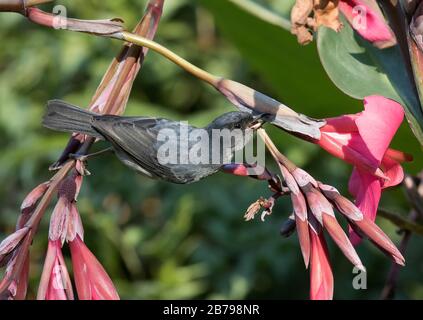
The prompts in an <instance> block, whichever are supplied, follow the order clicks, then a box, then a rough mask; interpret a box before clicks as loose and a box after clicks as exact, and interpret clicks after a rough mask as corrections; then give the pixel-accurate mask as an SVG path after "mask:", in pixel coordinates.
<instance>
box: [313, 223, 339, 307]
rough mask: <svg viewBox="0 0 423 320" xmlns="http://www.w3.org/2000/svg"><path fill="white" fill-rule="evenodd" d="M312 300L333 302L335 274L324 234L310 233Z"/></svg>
mask: <svg viewBox="0 0 423 320" xmlns="http://www.w3.org/2000/svg"><path fill="white" fill-rule="evenodd" d="M310 239H311V259H310V299H311V300H332V298H333V287H334V284H333V274H332V268H331V266H330V261H329V253H328V248H327V245H326V241H325V237H324V236H323V233H319V234H316V233H315V232H314V231H310Z"/></svg>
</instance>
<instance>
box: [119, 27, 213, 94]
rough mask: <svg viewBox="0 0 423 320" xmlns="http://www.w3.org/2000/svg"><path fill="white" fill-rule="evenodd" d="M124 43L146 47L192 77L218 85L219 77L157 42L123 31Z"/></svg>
mask: <svg viewBox="0 0 423 320" xmlns="http://www.w3.org/2000/svg"><path fill="white" fill-rule="evenodd" d="M119 35H121V36H122V37H123V39H124V40H125V41H128V42H131V43H133V44H136V45H139V46H142V47H147V48H149V49H151V50H153V51H155V52H157V53H159V54H161V55H162V56H164V57H165V58H167V59H169V60H170V61H172V62H174V63H175V64H177V65H178V66H180V67H181V68H182V69H184V70H185V71H187V72H189V73H191V74H192V75H193V76H195V77H197V78H199V79H201V80H203V81H205V82H207V83H209V84H211V85H212V86H214V87H217V86H218V84H219V81H220V80H221V78H220V77H217V76H215V75H213V74H211V73H209V72H207V71H205V70H203V69H200V68H199V67H197V66H195V65H193V64H192V63H190V62H188V61H187V60H185V59H184V58H182V57H180V56H178V55H177V54H176V53H174V52H173V51H171V50H169V49H167V48H166V47H164V46H162V45H161V44H158V43H157V42H154V41H152V40H149V39H147V38H144V37H141V36H139V35H136V34H133V33H130V32H127V31H124V32H122V33H120V34H119Z"/></svg>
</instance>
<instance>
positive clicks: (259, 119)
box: [248, 113, 270, 130]
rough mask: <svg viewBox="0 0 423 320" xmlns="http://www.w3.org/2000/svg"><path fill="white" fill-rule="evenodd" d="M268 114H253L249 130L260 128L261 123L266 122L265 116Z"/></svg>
mask: <svg viewBox="0 0 423 320" xmlns="http://www.w3.org/2000/svg"><path fill="white" fill-rule="evenodd" d="M269 115H270V114H269V113H260V114H257V115H253V121H252V122H251V123H250V125H249V126H248V128H249V129H251V130H257V129H260V128H261V127H262V126H263V124H264V123H265V122H266V121H265V118H266V117H268V116H269Z"/></svg>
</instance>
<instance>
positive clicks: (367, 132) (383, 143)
mask: <svg viewBox="0 0 423 320" xmlns="http://www.w3.org/2000/svg"><path fill="white" fill-rule="evenodd" d="M364 109H365V110H364V111H363V113H362V116H361V117H359V118H358V119H357V120H356V121H355V122H356V124H357V127H358V130H359V132H360V136H361V137H362V139H363V141H364V142H365V144H366V146H367V149H368V150H369V151H370V153H371V155H372V156H373V157H374V159H376V160H377V161H378V162H379V163H381V161H382V158H383V156H384V155H385V152H386V150H387V149H388V147H389V144H390V143H391V140H392V138H393V137H394V135H395V133H396V132H397V130H398V128H399V126H400V125H401V123H402V121H403V119H404V110H403V108H402V106H401V105H400V104H399V103H397V102H395V101H393V100H390V99H387V98H385V97H382V96H370V97H366V98H365V99H364Z"/></svg>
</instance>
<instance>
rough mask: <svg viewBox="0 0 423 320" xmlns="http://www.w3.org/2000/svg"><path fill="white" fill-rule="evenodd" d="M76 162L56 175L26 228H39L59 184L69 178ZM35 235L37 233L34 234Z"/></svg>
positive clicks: (65, 166) (68, 164)
mask: <svg viewBox="0 0 423 320" xmlns="http://www.w3.org/2000/svg"><path fill="white" fill-rule="evenodd" d="M74 165H75V161H73V160H72V161H69V162H67V163H66V164H65V165H63V167H62V168H61V169H60V170H59V172H57V173H56V175H54V177H53V178H52V179H51V182H50V186H49V188H48V189H47V191H46V193H45V194H44V196H43V198H42V199H41V201H40V203H39V204H38V206H37V208H36V209H35V211H34V213H33V214H32V216H31V218H30V219H29V220H28V222H27V223H26V224H25V226H26V227H29V228H31V229H36V228H38V224H39V223H40V221H41V218H42V217H43V215H44V212H45V211H46V209H47V207H48V205H49V204H50V201H51V198H52V197H53V195H54V194H55V192H56V190H57V188H58V187H59V184H60V183H61V182H62V180H63V179H64V178H66V177H67V175H68V173H69V171H70V170H71V169H72V168H73V167H74ZM33 234H35V233H33Z"/></svg>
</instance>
